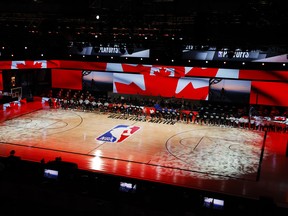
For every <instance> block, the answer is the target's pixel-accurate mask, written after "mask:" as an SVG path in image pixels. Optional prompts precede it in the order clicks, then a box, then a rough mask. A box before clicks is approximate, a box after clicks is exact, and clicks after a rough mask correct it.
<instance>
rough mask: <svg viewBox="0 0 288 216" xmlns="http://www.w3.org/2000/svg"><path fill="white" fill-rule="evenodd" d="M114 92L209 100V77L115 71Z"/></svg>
mask: <svg viewBox="0 0 288 216" xmlns="http://www.w3.org/2000/svg"><path fill="white" fill-rule="evenodd" d="M113 92H114V93H119V94H139V95H147V96H161V97H175V98H185V99H195V100H208V93H209V79H208V78H194V77H181V78H179V77H173V76H161V75H158V74H157V75H155V74H124V73H114V75H113Z"/></svg>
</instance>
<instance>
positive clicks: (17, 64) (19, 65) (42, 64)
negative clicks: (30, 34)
mask: <svg viewBox="0 0 288 216" xmlns="http://www.w3.org/2000/svg"><path fill="white" fill-rule="evenodd" d="M25 68H27V69H28V68H29V69H30V68H35V69H41V68H47V60H36V61H12V64H11V69H25Z"/></svg>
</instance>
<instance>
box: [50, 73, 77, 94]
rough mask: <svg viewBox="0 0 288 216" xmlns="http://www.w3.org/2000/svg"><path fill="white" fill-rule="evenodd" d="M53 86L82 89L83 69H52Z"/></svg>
mask: <svg viewBox="0 0 288 216" xmlns="http://www.w3.org/2000/svg"><path fill="white" fill-rule="evenodd" d="M51 71H52V88H63V89H73V90H82V70H65V69H52V70H51Z"/></svg>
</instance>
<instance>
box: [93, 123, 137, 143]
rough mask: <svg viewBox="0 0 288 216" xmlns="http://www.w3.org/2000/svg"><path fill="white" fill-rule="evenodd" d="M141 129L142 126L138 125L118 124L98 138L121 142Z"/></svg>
mask: <svg viewBox="0 0 288 216" xmlns="http://www.w3.org/2000/svg"><path fill="white" fill-rule="evenodd" d="M139 129H140V127H138V126H129V125H117V126H115V127H114V128H112V129H111V130H109V131H107V132H106V133H104V134H102V135H101V136H99V137H97V138H96V139H97V140H100V141H104V142H114V143H119V142H122V141H124V140H125V139H127V138H128V137H130V136H131V135H132V134H134V133H135V132H136V131H138V130H139Z"/></svg>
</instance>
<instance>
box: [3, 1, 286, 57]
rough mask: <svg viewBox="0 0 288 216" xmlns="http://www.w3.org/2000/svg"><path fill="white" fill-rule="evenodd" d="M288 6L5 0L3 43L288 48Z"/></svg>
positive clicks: (62, 49) (50, 47)
mask: <svg viewBox="0 0 288 216" xmlns="http://www.w3.org/2000/svg"><path fill="white" fill-rule="evenodd" d="M287 9H288V1H280V0H230V1H229V0H190V1H187V0H186V1H184V0H143V1H141V0H73V1H61V0H1V2H0V29H1V32H0V46H1V47H2V46H5V51H4V50H2V55H5V53H6V54H8V53H9V52H16V51H15V50H17V49H22V47H24V46H28V47H29V49H30V48H31V50H33V51H34V52H37V51H38V50H40V49H43V48H45V49H46V50H47V52H50V53H52V54H54V55H56V57H57V54H59V56H61V54H65V53H66V51H67V46H68V45H69V43H71V41H74V42H89V43H92V44H93V43H96V42H97V40H98V41H101V43H105V42H108V43H113V42H119V43H122V42H125V43H134V44H138V43H139V44H140V43H141V46H145V47H149V48H151V47H153V48H154V49H155V50H158V51H160V52H161V50H162V49H164V48H165V47H167V46H170V47H176V48H178V47H179V46H182V45H183V44H197V45H209V46H216V47H219V48H221V47H229V48H230V47H231V48H234V47H237V48H238V47H240V48H242V49H267V48H271V47H274V48H276V49H281V50H284V52H286V50H287V48H286V47H287V44H288V43H287V33H286V31H287V30H286V27H287V26H288V10H287ZM98 14H99V15H100V18H99V19H96V15H98ZM95 36H97V38H95ZM145 37H147V39H145ZM172 37H173V38H174V40H173V41H171V38H172Z"/></svg>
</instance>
